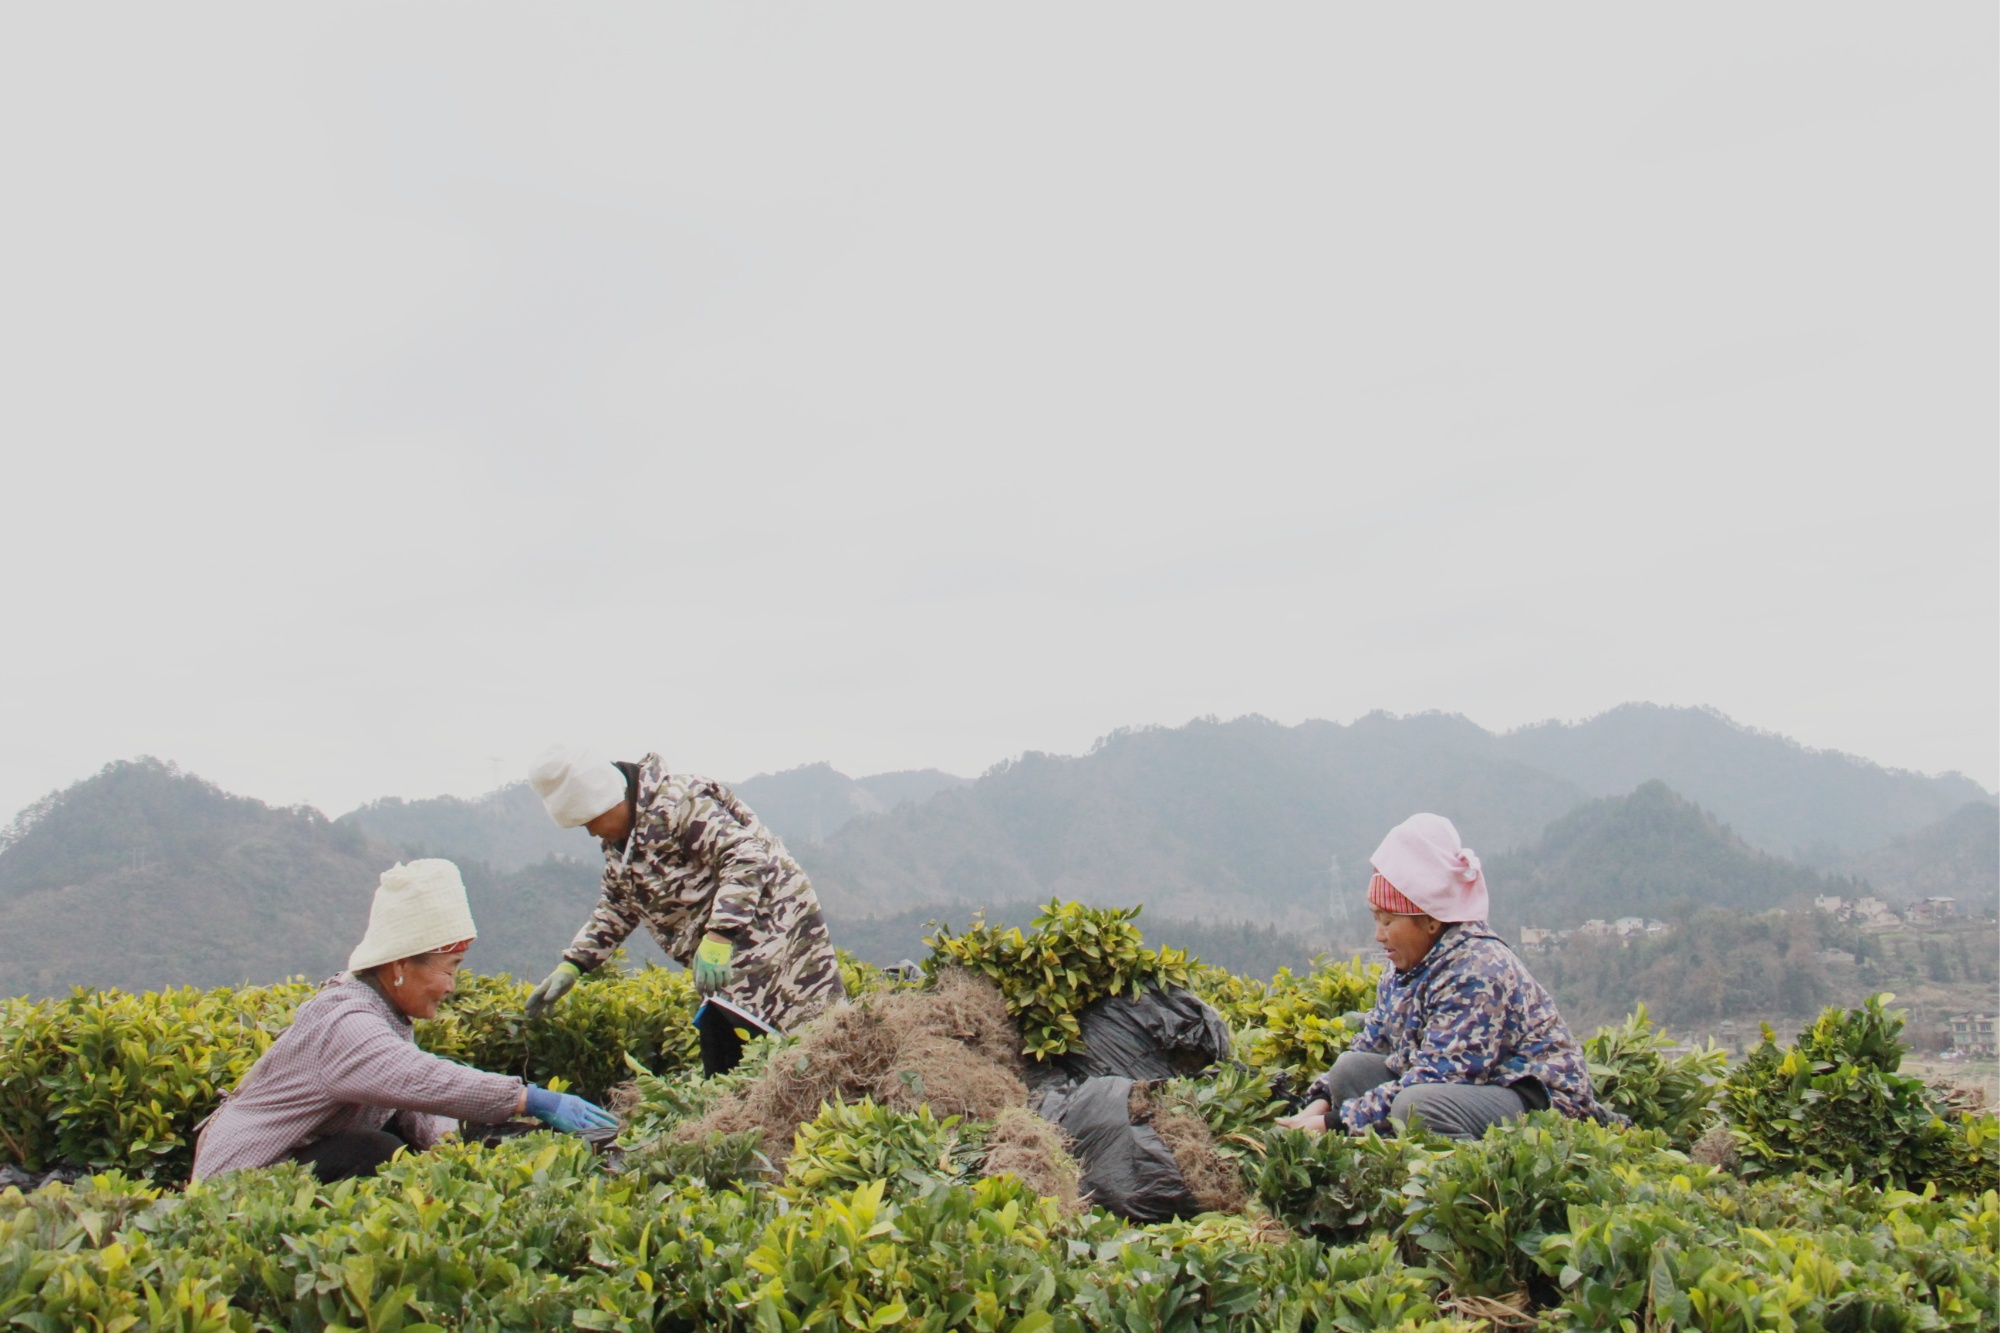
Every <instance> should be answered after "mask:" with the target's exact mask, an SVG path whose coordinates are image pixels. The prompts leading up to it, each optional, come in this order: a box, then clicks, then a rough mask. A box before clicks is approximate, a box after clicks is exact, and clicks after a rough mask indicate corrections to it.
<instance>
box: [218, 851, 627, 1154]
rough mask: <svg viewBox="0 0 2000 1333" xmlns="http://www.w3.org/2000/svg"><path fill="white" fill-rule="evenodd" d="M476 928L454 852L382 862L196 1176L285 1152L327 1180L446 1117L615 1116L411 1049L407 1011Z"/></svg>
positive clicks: (431, 1135)
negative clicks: (353, 924) (336, 955)
mask: <svg viewBox="0 0 2000 1333" xmlns="http://www.w3.org/2000/svg"><path fill="white" fill-rule="evenodd" d="M478 933H479V932H478V931H477V929H476V928H475V927H474V926H473V924H472V911H471V909H470V908H469V907H468V906H467V905H466V901H465V883H464V881H463V880H461V879H460V878H459V874H458V867H457V866H455V865H453V864H452V863H451V862H449V861H441V860H435V859H432V860H421V861H412V862H410V863H409V864H408V865H397V866H394V867H391V868H390V869H388V870H385V871H383V872H382V881H381V883H380V884H379V885H378V886H377V887H376V890H375V901H374V903H373V904H372V905H371V906H370V908H369V910H368V933H367V935H365V936H364V937H363V938H362V941H361V943H360V944H358V945H356V946H355V949H354V952H353V954H352V955H350V956H349V958H348V960H347V971H346V972H343V973H342V974H341V975H339V976H337V977H335V978H334V979H333V980H331V981H329V982H327V983H326V984H325V985H324V986H322V987H321V988H320V989H319V991H318V992H317V993H316V994H315V995H314V996H313V997H312V998H311V999H309V1000H307V1001H306V1002H305V1003H304V1004H302V1005H300V1006H299V1011H298V1013H297V1014H295V1015H293V1017H292V1023H291V1026H290V1027H288V1028H286V1029H285V1031H284V1032H283V1033H281V1034H280V1035H279V1037H278V1039H277V1040H276V1041H275V1042H273V1043H271V1048H270V1049H269V1050H267V1051H265V1052H264V1054H263V1055H262V1056H260V1057H258V1060H257V1063H256V1064H254V1065H252V1066H251V1067H250V1072H249V1073H248V1074H245V1075H244V1076H243V1081H242V1082H241V1083H239V1084H238V1085H237V1087H236V1090H235V1091H234V1092H232V1093H230V1094H229V1096H228V1097H227V1098H226V1099H225V1100H224V1101H223V1104H222V1109H221V1110H219V1111H217V1112H216V1113H215V1114H214V1115H212V1116H210V1117H209V1119H208V1121H207V1122H206V1123H205V1124H204V1125H203V1126H202V1130H201V1134H200V1137H199V1138H197V1139H196V1141H195V1150H194V1175H195V1178H196V1179H197V1180H199V1179H202V1178H204V1177H207V1176H214V1175H220V1174H221V1173H222V1172H224V1171H234V1170H236V1169H237V1168H239V1167H246V1166H269V1165H271V1164H272V1163H274V1162H280V1161H284V1160H286V1159H287V1158H290V1159H292V1160H294V1161H301V1162H305V1163H308V1164H309V1165H311V1167H312V1168H313V1170H314V1171H315V1172H316V1173H317V1174H318V1176H319V1178H320V1179H321V1180H322V1181H334V1180H343V1179H345V1178H347V1177H349V1176H362V1175H372V1174H374V1172H375V1171H376V1169H377V1168H379V1167H380V1166H381V1165H382V1163H384V1162H386V1161H388V1160H389V1159H390V1158H391V1157H393V1156H394V1155H395V1154H396V1153H397V1151H398V1150H400V1149H402V1148H406V1147H407V1148H416V1149H423V1148H428V1147H430V1146H432V1145H433V1144H435V1143H436V1142H437V1141H438V1140H439V1139H441V1138H442V1137H444V1135H445V1134H446V1133H447V1132H448V1131H449V1130H450V1129H451V1128H452V1127H453V1126H452V1124H451V1121H452V1120H475V1121H484V1122H498V1121H502V1120H506V1119H507V1118H508V1117H510V1116H514V1115H518V1114H520V1113H522V1112H526V1113H527V1114H529V1115H532V1116H534V1117H535V1118H536V1119H538V1120H541V1121H543V1122H544V1123H546V1124H548V1125H550V1126H552V1127H553V1128H556V1129H560V1130H565V1131H569V1132H579V1131H582V1130H586V1129H609V1128H611V1127H612V1126H614V1125H616V1124H617V1121H615V1120H613V1119H612V1118H611V1116H610V1115H609V1114H608V1113H606V1112H605V1111H604V1110H603V1109H602V1108H601V1107H597V1106H594V1105H592V1104H591V1103H589V1102H587V1101H585V1100H583V1099H582V1098H581V1097H572V1096H568V1095H566V1094H564V1093H558V1092H550V1091H548V1090H547V1089H545V1088H538V1087H535V1086H533V1085H532V1084H524V1083H522V1081H521V1080H520V1079H517V1078H510V1077H508V1076H507V1075H504V1074H488V1073H484V1072H482V1071H480V1070H477V1069H472V1068H469V1067H468V1066H465V1065H461V1064H455V1063H453V1062H452V1061H450V1060H441V1059H439V1058H438V1057H437V1056H434V1055H430V1054H427V1053H426V1052H424V1051H420V1050H418V1049H417V1047H416V1044H415V1031H416V1029H415V1026H414V1021H415V1020H416V1019H419V1018H430V1017H432V1016H434V1015H435V1014H436V1013H437V1009H438V1003H439V1001H441V1000H443V999H444V997H445V996H447V995H449V994H451V993H452V991H453V990H454V989H455V988H456V987H457V985H458V967H459V964H460V963H461V962H463V961H464V958H465V951H466V949H467V948H469V947H470V946H471V944H472V941H473V938H474V937H475V936H476V935H477V934H478Z"/></svg>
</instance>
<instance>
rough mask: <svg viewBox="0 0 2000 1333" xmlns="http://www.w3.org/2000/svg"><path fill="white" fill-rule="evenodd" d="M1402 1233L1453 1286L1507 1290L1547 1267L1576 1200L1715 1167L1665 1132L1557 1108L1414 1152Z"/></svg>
mask: <svg viewBox="0 0 2000 1333" xmlns="http://www.w3.org/2000/svg"><path fill="white" fill-rule="evenodd" d="M1408 1168H1409V1179H1408V1180H1407V1181H1406V1182H1405V1183H1404V1185H1403V1194H1404V1196H1405V1200H1406V1202H1405V1206H1404V1220H1403V1225H1402V1234H1403V1235H1404V1236H1406V1237H1407V1238H1408V1239H1409V1240H1410V1241H1411V1242H1413V1243H1414V1244H1415V1245H1416V1246H1417V1248H1418V1249H1420V1250H1421V1251H1423V1252H1424V1253H1426V1254H1427V1255H1428V1256H1429V1259H1430V1262H1431V1263H1433V1264H1435V1265H1436V1266H1437V1267H1438V1268H1439V1269H1441V1270H1442V1271H1443V1272H1444V1273H1445V1275H1446V1277H1447V1279H1448V1280H1449V1281H1450V1283H1451V1286H1452V1288H1453V1290H1454V1291H1457V1292H1459V1293H1461V1294H1464V1295H1474V1296H1502V1295H1509V1294H1512V1293H1515V1292H1519V1291H1523V1290H1527V1289H1530V1287H1531V1283H1532V1282H1533V1281H1534V1280H1536V1279H1539V1278H1540V1276H1541V1274H1540V1272H1539V1270H1538V1269H1537V1268H1536V1264H1535V1255H1536V1254H1537V1252H1538V1251H1539V1249H1540V1246H1541V1243H1542V1241H1543V1240H1544V1239H1545V1238H1546V1237H1548V1236H1549V1235H1551V1234H1554V1233H1557V1232H1560V1231H1563V1230H1564V1229H1565V1228H1566V1226H1567V1223H1568V1216H1569V1209H1570V1208H1571V1207H1572V1206H1573V1205H1578V1204H1587V1203H1594V1202H1598V1201H1602V1200H1607V1199H1610V1200H1617V1199H1622V1198H1624V1197H1625V1196H1626V1195H1627V1194H1628V1193H1629V1192H1630V1191H1631V1190H1632V1189H1633V1188H1634V1187H1635V1186H1637V1185H1639V1184H1641V1183H1644V1182H1648V1181H1651V1182H1658V1181H1663V1180H1667V1181H1671V1180H1675V1179H1679V1180H1685V1181H1687V1182H1688V1183H1689V1187H1690V1188H1692V1187H1693V1185H1694V1183H1695V1182H1696V1181H1698V1180H1699V1181H1704V1182H1705V1181H1707V1180H1708V1179H1709V1178H1710V1177H1712V1176H1713V1175H1714V1174H1715V1173H1714V1172H1713V1170H1712V1169H1711V1168H1708V1167H1700V1166H1696V1165H1694V1164H1693V1163H1692V1162H1690V1161H1688V1159H1687V1158H1686V1157H1685V1156H1684V1155H1682V1154H1681V1153H1677V1152H1674V1151H1671V1150H1670V1149H1669V1148H1668V1146H1667V1138H1666V1135H1664V1134H1662V1133H1660V1132H1658V1131H1657V1130H1619V1129H1611V1128H1606V1127H1603V1126H1599V1125H1596V1124H1592V1123H1590V1122H1589V1121H1582V1120H1571V1119H1569V1118H1567V1117H1565V1116H1563V1115H1560V1114H1558V1113H1556V1112H1554V1111H1536V1112H1533V1113H1531V1114H1529V1115H1528V1116H1527V1117H1526V1118H1525V1119H1523V1120H1521V1121H1519V1122H1516V1123H1513V1124H1508V1125H1499V1126H1494V1127H1493V1128H1491V1129H1489V1130H1487V1132H1486V1135H1485V1137H1484V1138H1481V1139H1479V1140H1477V1141H1476V1142H1472V1143H1462V1144H1457V1145H1455V1146H1453V1147H1451V1148H1450V1149H1449V1150H1448V1151H1438V1152H1434V1153H1424V1154H1421V1155H1413V1156H1412V1157H1410V1158H1409V1159H1408Z"/></svg>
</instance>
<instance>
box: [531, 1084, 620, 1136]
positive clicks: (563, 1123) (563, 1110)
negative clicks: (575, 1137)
mask: <svg viewBox="0 0 2000 1333" xmlns="http://www.w3.org/2000/svg"><path fill="white" fill-rule="evenodd" d="M528 1114H529V1115H531V1116H533V1117H535V1119H537V1120H539V1121H541V1122H542V1123H543V1124H545V1125H547V1126H548V1127H549V1128H550V1129H559V1130H561V1131H562V1132H563V1133H565V1134H586V1133H588V1132H590V1131H591V1130H593V1129H616V1128H618V1121H617V1119H616V1118H615V1117H613V1116H612V1114H611V1112H609V1111H607V1110H605V1109H604V1108H603V1107H601V1106H599V1105H597V1103H595V1102H587V1101H585V1100H584V1099H583V1098H581V1097H572V1096H570V1095H569V1094H568V1093H566V1092H550V1091H549V1090H548V1089H547V1088H538V1087H536V1086H535V1085H534V1084H532V1083H530V1084H529V1085H528Z"/></svg>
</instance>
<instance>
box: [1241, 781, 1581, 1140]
mask: <svg viewBox="0 0 2000 1333" xmlns="http://www.w3.org/2000/svg"><path fill="white" fill-rule="evenodd" d="M1369 859H1370V861H1371V862H1372V863H1373V864H1374V868H1375V875H1374V877H1373V878H1372V879H1371V880H1370V881H1369V885H1368V904H1369V906H1370V907H1371V908H1372V909H1373V910H1374V913H1375V941H1376V943H1378V944H1380V945H1381V946H1382V948H1383V949H1384V951H1385V952H1387V953H1388V955H1389V966H1388V968H1387V969H1386V970H1384V972H1383V974H1382V980H1381V982H1380V984H1379V986H1378V987H1377V989H1376V993H1375V1007H1374V1008H1373V1009H1371V1010H1370V1011H1369V1014H1368V1021H1367V1023H1366V1025H1365V1026H1364V1027H1363V1028H1362V1030H1361V1035H1360V1036H1359V1037H1357V1038H1355V1041H1354V1045H1353V1046H1352V1047H1351V1048H1350V1049H1348V1050H1347V1051H1345V1052H1344V1053H1342V1054H1341V1056H1340V1057H1339V1059H1337V1060H1336V1061H1334V1065H1333V1068H1331V1069H1329V1070H1327V1071H1326V1072H1325V1073H1324V1074H1322V1075H1320V1076H1319V1077H1318V1078H1317V1079H1315V1080H1314V1081H1313V1084H1312V1087H1311V1088H1310V1089H1309V1090H1308V1091H1307V1094H1306V1106H1305V1109H1304V1110H1302V1111H1300V1112H1299V1113H1298V1114H1297V1115H1294V1116H1288V1117H1286V1118H1284V1119H1282V1120H1280V1121H1279V1122H1278V1123H1279V1124H1280V1125H1282V1126H1285V1127H1287V1128H1293V1129H1305V1130H1309V1131H1313V1132H1318V1131H1320V1130H1324V1129H1331V1128H1334V1127H1335V1126H1336V1125H1338V1126H1339V1127H1340V1128H1342V1129H1345V1130H1346V1131H1348V1132H1349V1133H1353V1134H1360V1133H1364V1132H1365V1131H1367V1130H1368V1129H1369V1128H1370V1127H1380V1128H1383V1129H1388V1128H1390V1127H1391V1126H1392V1125H1393V1126H1402V1125H1405V1124H1408V1123H1409V1122H1410V1121H1412V1120H1415V1121H1418V1122H1419V1123H1420V1124H1421V1125H1422V1126H1423V1127H1424V1128H1425V1129H1428V1130H1431V1131H1432V1132H1434V1133H1439V1134H1444V1135H1448V1136H1450V1137H1452V1138H1478V1137H1479V1136H1480V1135H1482V1134H1484V1133H1485V1132H1486V1130H1487V1128H1488V1127H1489V1126H1492V1125H1496V1124H1500V1123H1503V1122H1505V1121H1509V1120H1517V1119H1519V1118H1520V1117H1521V1116H1522V1115H1524V1114H1525V1113H1527V1112H1529V1111H1541V1110H1548V1109H1550V1108H1554V1109H1555V1110H1557V1111H1560V1112H1562V1113H1563V1114H1564V1115H1566V1116H1570V1117H1573V1118H1575V1119H1579V1120H1582V1119H1594V1120H1599V1121H1611V1120H1617V1119H1619V1117H1617V1116H1616V1115H1615V1114H1614V1113H1613V1112H1611V1111H1608V1110H1606V1109H1605V1108H1604V1107H1603V1106H1602V1105H1601V1104H1599V1102H1598V1100H1597V1098H1596V1096H1595V1095H1594V1094H1593V1093H1592V1092H1591V1087H1590V1066H1589V1064H1588V1063H1587V1062H1586V1061H1585V1059H1584V1055H1583V1048H1582V1047H1581V1046H1579V1045H1578V1044H1577V1040H1576V1038H1575V1037H1573V1036H1571V1035H1570V1031H1569V1028H1568V1026H1567V1025H1565V1024H1564V1022H1563V1020H1562V1015H1561V1014H1559V1013H1557V1012H1556V1005H1555V1001H1554V1000H1553V999H1551V998H1550V996H1549V993H1548V991H1546V990H1544V989H1543V988H1542V984H1541V983H1540V982H1538V981H1536V980H1535V978H1534V977H1533V976H1532V975H1530V974H1529V972H1528V969H1527V966H1526V965H1525V964H1524V963H1522V962H1521V960H1520V959H1519V958H1518V957H1516V956H1515V955H1514V951H1513V950H1512V949H1510V948H1508V947H1507V945H1506V943H1505V941H1503V940H1502V939H1501V938H1500V937H1499V936H1498V935H1495V934H1494V933H1493V932H1492V931H1491V930H1490V929H1488V928H1487V925H1486V917H1487V912H1488V903H1487V893H1486V878H1485V874H1484V872H1483V871H1482V870H1481V869H1480V865H1479V858H1478V857H1477V856H1475V855H1473V854H1472V852H1470V851H1468V850H1467V849H1466V848H1465V846H1464V845H1463V844H1462V843H1461V842H1460V841H1459V837H1458V830H1457V829H1456V828H1454V827H1452V823H1451V821H1450V820H1448V819H1446V818H1444V817H1443V816H1442V815H1431V814H1423V815H1412V816H1411V817H1410V818H1408V819H1406V820H1404V821H1403V822H1402V823H1401V824H1398V825H1397V826H1396V827H1395V828H1394V829H1392V830H1391V831H1390V833H1389V836H1388V837H1387V838H1386V839H1384V840H1383V842H1382V845H1381V846H1380V847H1378V848H1376V849H1375V855H1374V856H1372V857H1370V858H1369Z"/></svg>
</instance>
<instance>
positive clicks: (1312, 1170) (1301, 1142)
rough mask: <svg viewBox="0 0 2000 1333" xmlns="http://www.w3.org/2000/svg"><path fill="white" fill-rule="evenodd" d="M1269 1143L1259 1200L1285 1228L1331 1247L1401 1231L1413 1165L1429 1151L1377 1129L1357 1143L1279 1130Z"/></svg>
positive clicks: (1332, 1136) (1339, 1136)
mask: <svg viewBox="0 0 2000 1333" xmlns="http://www.w3.org/2000/svg"><path fill="white" fill-rule="evenodd" d="M1267 1145H1268V1146H1267V1147H1266V1150H1265V1153H1264V1161H1263V1165H1262V1167H1261V1169H1260V1170H1259V1171H1258V1173H1257V1179H1256V1188H1257V1197H1258V1198H1259V1199H1260V1200H1262V1201H1263V1204H1264V1206H1265V1207H1266V1208H1269V1209H1270V1210H1271V1212H1272V1214H1273V1215H1275V1216H1276V1217H1278V1218H1279V1219H1281V1220H1282V1221H1284V1222H1285V1224H1286V1225H1288V1226H1291V1227H1295V1228H1297V1229H1298V1230H1300V1231H1302V1232H1304V1233H1305V1234H1307V1235H1309V1236H1317V1237H1320V1238H1322V1239H1325V1240H1333V1241H1349V1240H1353V1239H1355V1238H1357V1237H1360V1236H1366V1235H1368V1234H1370V1233H1388V1232H1394V1231H1396V1230H1397V1229H1398V1228H1399V1227H1401V1225H1402V1222H1403V1186H1404V1185H1405V1184H1407V1183H1408V1182H1409V1179H1410V1163H1411V1162H1412V1161H1413V1160H1415V1159H1416V1158H1419V1157H1422V1156H1426V1155H1428V1153H1429V1152H1430V1149H1429V1148H1428V1147H1427V1146H1426V1145H1425V1143H1423V1142H1421V1141H1419V1140H1417V1139H1411V1138H1387V1139H1385V1138H1382V1137H1380V1136H1378V1135H1377V1134H1376V1133H1375V1131H1373V1130H1372V1129H1371V1130H1370V1131H1368V1133H1366V1134H1364V1135H1362V1136H1360V1137H1358V1138H1356V1137H1354V1136H1351V1135H1347V1134H1341V1133H1331V1134H1307V1133H1305V1132H1304V1131H1302V1130H1296V1129H1289V1130H1274V1131H1272V1132H1271V1133H1270V1135H1269V1137H1268V1139H1267Z"/></svg>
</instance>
